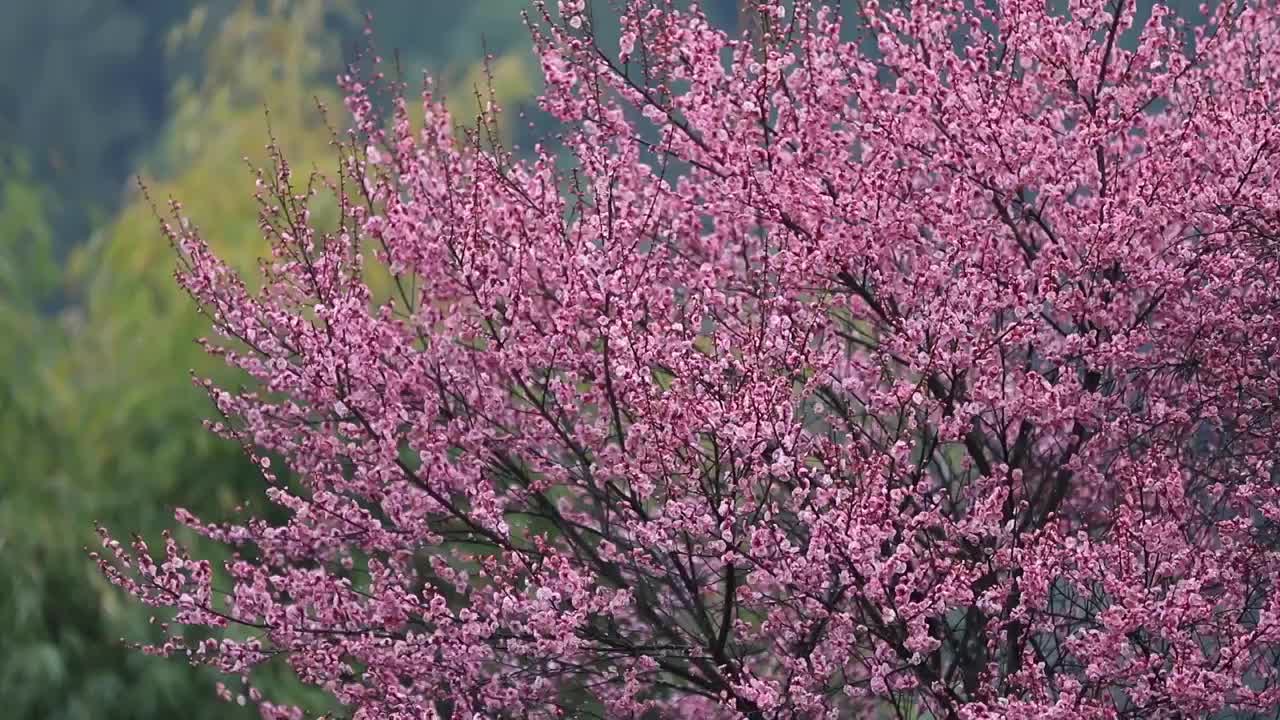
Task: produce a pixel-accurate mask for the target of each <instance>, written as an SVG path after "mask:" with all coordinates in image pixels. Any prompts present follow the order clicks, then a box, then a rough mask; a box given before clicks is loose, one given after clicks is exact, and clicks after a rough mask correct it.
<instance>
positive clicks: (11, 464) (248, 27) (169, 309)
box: [0, 0, 1198, 720]
mask: <svg viewBox="0 0 1280 720" xmlns="http://www.w3.org/2000/svg"><path fill="white" fill-rule="evenodd" d="M526 4H527V0H40V1H27V0H0V718H16V719H22V720H26V719H36V720H82V719H83V720H89V719H92V720H116V719H125V718H128V719H130V720H151V719H152V718H156V719H159V718H164V719H165V720H170V719H171V718H174V717H181V718H184V720H206V719H211V718H247V717H253V716H254V715H255V713H254V711H253V710H252V708H249V707H243V708H242V707H240V706H238V705H236V704H235V703H230V704H228V703H222V702H219V701H217V700H216V698H215V695H214V691H213V688H214V682H215V681H216V680H217V678H214V677H212V675H211V674H209V673H208V672H207V671H201V670H196V669H193V668H190V667H187V666H186V665H184V664H182V663H181V662H176V661H173V660H165V659H157V658H152V657H148V656H145V655H143V654H141V653H139V652H137V651H135V650H132V649H130V648H129V647H128V646H127V645H126V644H124V643H123V642H122V640H121V639H122V638H127V639H129V640H134V641H145V640H147V639H150V638H154V637H155V635H153V634H152V633H153V631H154V628H151V627H149V625H148V618H149V613H148V611H147V610H146V609H145V608H142V607H140V606H138V605H136V604H134V603H132V602H130V601H128V600H127V599H126V598H125V597H124V596H123V595H122V594H121V593H119V592H117V591H116V590H115V589H113V588H112V587H110V586H109V585H107V584H106V583H105V581H103V579H102V578H101V577H100V576H99V574H98V572H97V570H96V567H95V566H94V564H93V563H92V562H90V561H89V560H88V558H87V555H86V550H85V548H86V546H91V545H94V544H95V541H96V537H95V535H94V523H95V521H96V522H101V523H102V524H104V525H106V526H108V527H110V528H112V529H113V530H114V531H116V532H117V533H122V532H128V531H131V530H133V531H137V532H139V533H141V534H143V535H144V536H147V537H149V538H156V537H157V536H158V533H159V531H160V530H161V529H163V528H166V527H170V526H171V525H173V509H174V508H175V507H187V508H190V509H192V510H194V511H196V512H197V514H203V515H206V516H209V517H219V516H228V515H230V514H231V513H232V510H233V508H234V507H235V506H237V505H239V504H241V503H242V502H244V501H245V500H246V499H247V498H251V497H253V496H254V495H255V494H260V493H258V492H257V491H258V489H259V487H260V482H261V481H260V480H259V478H258V476H257V475H256V474H255V472H254V471H253V470H252V468H251V467H250V466H249V464H248V463H247V462H246V461H245V460H244V458H243V457H242V455H241V453H240V450H239V448H237V447H235V446H234V445H231V444H229V443H225V442H222V441H218V440H216V439H215V438H213V437H212V436H211V435H209V434H208V433H206V432H205V431H204V430H203V428H202V427H201V423H200V421H201V419H202V418H205V417H207V416H208V415H209V413H210V408H209V405H208V402H207V399H206V396H205V395H204V394H203V392H202V391H200V390H199V389H198V388H196V387H195V386H193V384H192V383H191V380H190V375H189V373H190V372H191V371H192V370H194V371H195V372H196V373H197V374H198V375H201V376H211V377H214V378H218V379H221V380H223V381H232V382H234V381H235V379H234V378H232V377H229V376H228V374H227V372H226V371H225V369H224V368H222V367H220V366H219V364H218V363H216V362H214V361H212V360H211V359H209V358H207V357H205V356H204V355H203V353H202V352H201V351H200V349H199V347H198V346H197V345H196V344H195V343H194V342H193V339H194V338H196V337H198V336H201V335H203V334H205V332H206V328H205V326H204V325H203V323H202V322H201V320H200V319H199V316H197V315H196V313H195V311H194V308H193V306H192V304H191V303H190V301H189V300H188V298H187V297H186V296H185V295H183V294H182V293H181V292H180V291H179V289H178V288H177V286H176V285H175V283H174V282H173V277H172V272H173V268H174V262H173V257H172V256H171V251H170V248H169V246H168V244H167V242H166V241H165V240H164V238H163V237H162V236H161V235H160V233H159V231H158V226H157V223H156V220H155V217H154V216H153V214H152V210H151V207H150V205H149V204H148V202H147V201H146V199H145V198H144V197H143V196H142V194H141V193H140V192H139V191H138V183H137V180H138V179H139V178H141V179H142V180H143V182H144V183H145V185H146V186H147V187H148V189H149V193H150V195H151V197H153V198H155V199H156V200H158V201H160V202H164V201H165V200H166V199H167V198H169V197H173V198H177V199H180V200H181V201H182V202H183V203H184V205H185V208H186V212H187V214H188V215H190V216H191V217H192V218H193V219H194V220H195V222H196V223H197V224H198V225H199V226H200V227H201V229H202V231H203V235H204V237H205V238H206V239H207V240H208V241H209V242H210V243H211V244H212V245H213V246H214V247H215V248H216V249H217V250H218V251H219V252H220V253H221V254H222V255H223V256H224V257H227V258H228V259H230V260H232V261H233V263H234V264H236V265H238V266H240V267H241V268H245V269H250V268H252V267H253V265H254V264H255V260H256V258H257V257H259V256H260V255H262V254H264V253H263V250H264V248H263V244H262V240H261V237H260V235H259V234H258V232H257V228H256V209H257V208H256V205H255V201H254V199H253V195H252V192H253V176H252V174H251V172H250V170H249V168H248V167H247V166H246V165H245V163H244V160H243V158H245V157H247V158H249V159H250V161H251V162H253V163H259V164H261V163H263V162H264V161H265V156H266V149H265V147H264V146H265V144H266V142H267V139H268V135H267V115H266V112H265V111H266V110H269V115H270V124H271V127H272V130H273V132H274V135H275V136H276V137H277V138H278V139H279V140H280V143H281V145H282V146H283V149H284V151H285V153H286V154H287V156H288V157H289V158H290V159H291V161H292V163H293V165H294V166H295V167H310V166H312V165H315V166H317V167H320V168H326V167H332V164H333V156H332V153H333V150H332V148H330V146H329V140H330V131H329V128H328V126H326V124H325V121H324V118H323V116H322V115H321V114H320V113H319V112H318V111H317V107H316V105H317V101H318V102H320V103H322V104H324V105H326V106H327V107H328V108H329V109H330V112H329V122H330V123H332V124H333V125H335V126H337V127H338V128H340V129H341V128H345V126H346V120H347V119H346V117H345V115H344V114H343V112H342V109H341V107H342V106H341V101H340V98H339V96H338V95H337V92H336V86H335V81H334V78H335V76H336V75H337V73H338V72H340V71H341V70H342V69H343V67H344V65H345V64H346V62H347V61H348V60H349V59H351V58H352V57H353V52H354V49H355V48H356V47H358V46H359V45H360V44H361V43H362V41H363V32H362V31H363V28H364V22H365V21H364V13H366V12H372V13H373V17H374V30H375V33H374V39H375V42H376V44H377V46H378V49H379V50H380V51H382V52H383V54H384V55H386V56H388V57H390V55H391V51H392V50H398V51H399V56H400V58H401V65H402V67H403V68H404V69H405V76H406V78H407V79H409V80H412V79H414V78H416V77H418V75H419V73H420V72H421V71H423V70H427V71H429V72H430V73H432V74H433V75H434V76H435V77H436V78H437V86H438V87H441V88H443V89H444V90H445V91H446V93H447V95H448V97H449V98H450V105H451V106H452V107H454V109H455V110H456V112H457V117H459V118H461V119H463V120H465V119H466V118H467V117H469V116H470V117H474V114H475V108H476V105H475V102H476V101H475V96H474V92H475V88H476V86H477V85H478V84H483V83H484V77H485V73H484V72H483V67H482V65H481V58H482V57H483V54H484V49H485V48H487V49H488V51H489V52H490V53H492V54H493V55H494V56H495V58H494V60H493V61H492V63H491V66H490V68H491V74H492V77H493V84H494V90H495V92H496V93H497V95H498V98H499V100H500V102H501V103H502V104H503V105H504V106H505V108H506V117H507V118H508V119H509V120H511V121H512V122H508V123H507V124H506V125H505V126H504V131H505V132H506V134H507V136H508V137H507V141H508V142H510V143H515V144H521V143H524V144H525V145H526V146H527V145H528V144H530V143H531V141H532V140H533V139H534V138H532V137H529V136H530V135H535V136H537V135H539V133H541V132H544V131H546V130H548V129H549V126H548V125H547V124H546V121H545V118H543V119H539V117H538V115H537V113H536V109H535V96H536V94H537V92H538V79H537V78H538V74H537V64H536V61H535V60H534V58H533V57H532V55H531V54H530V46H529V39H528V35H527V34H526V31H525V29H524V27H523V25H522V23H521V19H520V10H521V9H522V8H524V7H525V6H526ZM1172 4H1173V5H1174V6H1175V9H1177V10H1178V11H1179V12H1181V13H1183V14H1184V15H1186V16H1188V17H1192V18H1194V17H1195V16H1196V15H1197V14H1198V13H1197V10H1196V7H1197V5H1198V2H1196V0H1176V1H1175V2H1173V3H1172ZM594 5H595V6H596V7H597V8H599V11H600V13H602V14H605V15H608V14H609V9H608V8H609V6H610V2H608V1H606V0H599V1H597V2H595V3H594ZM1150 5H1151V2H1150V0H1146V1H1145V2H1140V3H1139V8H1140V10H1139V15H1140V18H1139V20H1140V22H1141V21H1144V20H1145V15H1146V13H1147V11H1149V8H1150ZM745 6H746V0H709V1H708V2H704V7H706V8H707V9H708V11H709V13H710V14H711V16H712V19H713V20H714V21H716V22H717V23H720V24H722V25H724V26H726V27H730V28H732V27H733V26H735V25H737V24H740V23H741V22H742V20H743V15H742V13H743V8H744V7H745ZM600 19H601V20H602V21H604V22H606V23H607V20H608V18H607V17H606V18H600ZM522 110H524V111H527V112H528V113H529V115H530V117H531V119H532V121H533V127H532V128H530V127H529V126H528V124H527V123H522V122H514V120H515V118H516V117H517V116H518V114H519V113H520V112H521V111H522ZM274 670H275V672H274V673H273V674H269V676H268V677H266V678H263V679H261V684H263V685H266V686H267V687H268V688H269V689H273V690H275V691H276V692H278V693H281V694H283V695H284V696H285V697H286V698H289V699H291V700H293V701H295V702H297V703H299V704H301V705H302V706H304V707H306V708H308V709H310V710H313V711H317V712H319V711H323V710H324V709H325V708H326V706H325V701H324V699H323V697H321V696H319V695H318V694H316V693H314V692H308V691H306V690H304V689H302V688H299V687H297V686H296V685H295V684H292V683H291V681H290V679H289V677H288V674H287V672H285V671H284V669H283V668H275V669H274Z"/></svg>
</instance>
